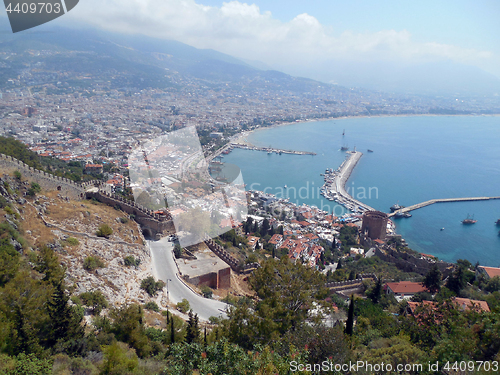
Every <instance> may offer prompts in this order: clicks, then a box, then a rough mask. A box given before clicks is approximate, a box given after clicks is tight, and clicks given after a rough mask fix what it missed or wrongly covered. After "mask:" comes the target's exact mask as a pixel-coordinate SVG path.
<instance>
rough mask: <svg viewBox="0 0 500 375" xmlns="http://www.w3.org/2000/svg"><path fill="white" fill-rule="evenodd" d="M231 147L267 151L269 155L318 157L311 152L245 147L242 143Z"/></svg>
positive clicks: (233, 144)
mask: <svg viewBox="0 0 500 375" xmlns="http://www.w3.org/2000/svg"><path fill="white" fill-rule="evenodd" d="M231 147H234V148H242V149H244V150H254V151H266V152H267V153H276V154H292V155H316V153H315V152H309V151H293V150H283V149H279V148H273V147H257V146H250V145H245V144H241V143H231Z"/></svg>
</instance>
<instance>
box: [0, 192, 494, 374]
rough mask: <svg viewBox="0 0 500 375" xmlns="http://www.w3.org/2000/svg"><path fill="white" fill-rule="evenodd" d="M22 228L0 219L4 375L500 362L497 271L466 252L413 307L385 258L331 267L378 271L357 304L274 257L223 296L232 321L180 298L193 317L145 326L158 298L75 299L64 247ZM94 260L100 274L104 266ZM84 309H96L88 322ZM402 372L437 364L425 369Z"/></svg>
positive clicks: (430, 279)
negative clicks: (390, 289) (492, 274)
mask: <svg viewBox="0 0 500 375" xmlns="http://www.w3.org/2000/svg"><path fill="white" fill-rule="evenodd" d="M0 203H1V200H0ZM6 207H8V206H6ZM14 224H15V226H16V227H17V228H18V229H15V227H14V226H13V225H12V223H7V222H3V223H0V373H2V374H7V375H14V374H16V375H17V374H56V375H62V374H90V375H94V374H119V375H122V374H125V375H126V374H134V375H153V374H157V375H165V374H181V375H184V374H186V375H193V374H200V375H201V374H212V375H222V374H229V375H240V374H248V375H250V374H252V375H253V374H262V375H264V374H273V375H274V374H279V375H285V374H289V373H291V372H293V371H291V366H290V363H291V362H292V361H296V362H297V363H321V362H322V361H324V360H330V361H332V362H333V363H338V364H342V363H348V362H349V361H353V362H356V361H358V360H359V361H367V362H368V363H371V364H373V365H375V364H377V363H382V362H384V363H386V364H389V363H390V364H391V365H393V366H394V367H395V366H396V365H397V364H406V363H422V364H427V363H429V362H431V363H435V362H436V361H440V363H443V364H444V363H446V361H452V362H454V361H465V362H469V361H494V360H497V361H498V360H499V359H500V278H492V279H488V278H485V277H484V276H481V275H480V274H479V273H476V272H475V271H476V267H475V266H473V265H471V264H470V263H469V262H467V261H464V260H460V261H458V262H457V264H456V265H455V267H454V269H453V270H444V271H443V273H444V274H445V275H446V276H448V278H447V279H446V282H443V280H442V279H443V275H442V274H441V272H439V269H437V267H432V268H430V270H429V271H428V272H427V274H426V275H425V277H421V279H423V281H424V282H425V283H426V285H428V286H429V288H434V289H433V291H434V292H436V293H435V294H434V295H433V294H431V293H421V294H420V295H418V296H415V297H414V300H415V301H417V300H424V299H426V300H429V301H431V302H432V304H421V305H420V306H417V307H416V308H415V307H414V308H413V310H410V309H409V306H408V303H406V302H401V303H398V302H397V301H396V300H395V299H394V298H391V297H390V296H387V295H386V294H385V293H384V292H383V290H384V289H383V287H384V282H383V280H384V279H385V278H389V277H391V276H393V275H392V272H396V274H397V276H398V277H412V276H414V274H409V273H404V272H401V271H398V270H395V269H393V268H392V267H393V266H389V265H387V264H384V263H383V262H381V261H380V260H377V259H378V258H377V257H373V258H370V259H359V260H348V259H343V260H342V267H341V268H340V269H339V270H338V271H336V272H335V273H333V275H332V274H331V275H329V278H333V277H335V274H337V273H338V274H339V275H342V276H341V277H345V278H349V277H351V278H355V277H356V274H358V273H365V272H375V273H376V274H377V276H379V275H380V276H379V277H378V280H376V281H375V282H371V283H365V284H364V285H363V287H364V288H365V289H366V290H365V292H363V291H360V293H359V295H358V296H356V297H354V296H351V301H350V303H344V301H343V300H342V299H341V297H340V296H338V295H335V294H331V292H330V291H328V290H326V289H325V287H324V285H325V282H326V280H327V277H325V275H323V274H321V273H319V272H317V271H316V270H314V269H312V268H310V267H306V266H303V265H302V264H300V262H297V263H293V262H291V261H289V260H288V258H286V257H285V258H283V259H281V260H278V259H272V258H269V259H267V260H265V261H263V262H262V264H261V267H260V268H259V269H257V270H255V271H254V272H253V273H252V274H250V275H249V276H248V282H249V285H250V287H251V288H252V289H253V291H254V292H255V296H254V297H252V298H249V297H240V298H238V297H236V296H234V295H229V296H228V297H227V298H226V299H225V300H226V301H227V302H228V303H230V304H231V308H230V309H229V311H228V318H227V319H223V318H221V317H212V318H211V319H210V323H211V324H210V325H207V326H206V327H204V326H203V325H202V324H201V323H200V321H199V319H198V317H197V315H196V314H195V313H194V312H193V311H191V310H190V306H189V302H188V301H187V300H183V301H182V302H180V303H179V304H178V305H177V308H178V309H179V310H180V311H183V312H185V313H188V320H187V322H184V321H183V320H182V319H180V318H179V317H177V316H175V315H174V314H172V313H169V312H164V314H162V315H160V314H154V315H155V316H156V317H158V318H159V319H165V320H164V321H163V322H162V323H164V324H163V327H164V328H163V329H161V328H158V326H155V328H153V327H148V326H147V323H146V316H145V315H147V316H148V320H149V319H150V314H145V313H144V312H145V310H146V309H147V310H150V311H158V310H159V306H158V305H157V304H156V303H155V302H153V301H150V302H148V303H146V304H144V305H142V304H141V305H139V304H134V303H132V304H124V305H121V306H109V304H108V302H107V301H106V298H104V295H103V294H102V293H101V292H100V291H99V290H92V291H88V292H85V293H81V294H79V295H73V296H72V297H71V301H72V302H73V303H71V302H70V290H72V289H73V288H68V287H67V286H66V284H65V282H64V280H65V279H66V270H65V268H64V267H62V266H61V261H60V259H59V258H58V255H57V254H56V253H55V252H54V250H52V249H51V248H49V247H40V248H38V249H33V250H29V247H28V246H26V245H25V243H26V242H25V241H24V240H23V238H22V236H21V234H20V233H22V232H23V228H22V227H21V225H20V224H19V223H17V222H14ZM259 230H260V229H259ZM229 236H231V235H229ZM232 240H233V238H231V237H227V238H226V239H224V241H227V242H229V241H232ZM14 241H17V242H18V243H19V245H20V246H21V249H18V248H19V246H18V245H16V243H15V242H14ZM66 241H68V239H67V240H66ZM69 242H73V241H71V240H70V241H69ZM16 246H17V247H18V248H17V249H16ZM89 258H90V259H89ZM89 258H86V263H88V265H89V269H91V270H95V269H96V268H95V267H96V266H95V264H98V263H99V262H102V261H101V260H100V259H99V258H97V257H89ZM126 259H128V261H127V260H126ZM136 260H137V259H135V258H134V257H130V256H129V257H125V258H124V262H126V263H128V266H135V261H136ZM398 272H399V273H398ZM385 275H387V276H389V277H386V276H385ZM391 278H395V277H391ZM442 284H444V285H442ZM141 287H142V288H143V289H144V290H146V291H147V292H148V294H150V295H155V294H156V293H157V292H158V290H160V289H161V288H162V287H163V285H162V283H161V282H156V281H155V280H154V278H153V277H149V278H146V279H144V280H142V282H141ZM68 289H70V290H68ZM209 291H211V290H210V288H208V287H205V288H202V292H206V293H208V292H209ZM363 294H364V295H363ZM454 296H460V297H466V298H474V299H478V300H484V301H487V302H488V305H489V307H490V309H491V312H484V311H482V310H480V309H479V308H470V309H465V310H464V309H463V308H462V307H461V306H457V305H456V304H455V303H454V302H453V299H452V298H453V297H454ZM365 297H366V298H365ZM83 306H85V307H86V308H88V309H90V310H91V312H92V314H93V317H92V320H91V321H87V323H86V326H85V328H84V324H83V322H82V319H83V312H84V307H83ZM104 309H107V310H106V313H103V310H104ZM325 317H331V318H333V319H334V320H336V319H338V318H342V321H341V322H340V323H339V324H338V325H336V326H334V327H332V326H331V325H330V324H328V325H325V324H323V323H322V318H325ZM154 324H156V323H154ZM303 373H304V374H307V373H308V372H303ZM312 373H313V372H309V374H311V375H312ZM324 373H326V374H328V373H329V372H324ZM359 373H360V374H366V375H368V374H371V373H373V372H370V371H365V372H363V371H359ZM401 373H402V374H414V373H419V374H429V375H430V374H432V373H433V372H431V371H427V368H424V369H423V370H422V371H414V372H411V371H409V372H401ZM476 373H478V374H481V372H476ZM483 373H486V372H483ZM490 373H491V372H490Z"/></svg>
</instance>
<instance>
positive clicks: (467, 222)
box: [462, 214, 477, 225]
mask: <svg viewBox="0 0 500 375" xmlns="http://www.w3.org/2000/svg"><path fill="white" fill-rule="evenodd" d="M476 223H477V220H474V215H472V217H471V216H469V214H467V218H466V219H464V220H462V224H464V225H469V224H476Z"/></svg>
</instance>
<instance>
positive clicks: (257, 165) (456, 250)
mask: <svg viewBox="0 0 500 375" xmlns="http://www.w3.org/2000/svg"><path fill="white" fill-rule="evenodd" d="M246 141H248V142H250V143H251V144H253V145H255V146H261V147H268V146H271V147H274V148H280V149H289V150H300V151H311V152H315V153H316V155H289V154H281V155H279V154H275V153H273V154H268V153H267V152H265V151H251V150H244V149H234V150H233V151H232V152H231V153H230V154H228V155H225V156H224V157H223V162H224V163H230V164H234V165H236V166H238V167H239V168H240V169H241V172H242V175H243V179H244V182H245V184H246V189H247V190H261V191H266V192H268V193H271V194H275V195H276V196H278V197H285V198H289V200H290V201H291V202H293V203H296V204H299V205H301V204H307V205H314V206H316V207H318V208H321V209H323V210H327V211H329V212H333V213H334V214H335V215H337V216H339V215H341V214H343V213H345V212H347V211H346V210H345V209H344V208H343V207H342V206H338V205H337V204H336V203H335V202H333V201H329V200H327V199H325V198H324V197H322V196H321V195H320V194H319V188H320V187H321V186H322V185H323V176H322V175H321V174H323V173H324V172H325V170H326V169H330V168H332V169H336V168H338V167H339V166H340V164H341V163H342V161H343V160H344V159H345V158H346V155H347V154H346V153H345V152H343V151H341V147H342V146H346V147H349V149H350V150H353V149H354V147H355V148H356V150H357V151H361V152H363V156H362V157H361V159H360V161H359V162H358V164H357V165H356V167H355V168H354V171H353V173H352V174H351V177H350V178H349V180H348V183H347V184H346V187H347V188H348V189H349V190H348V191H349V192H350V193H351V195H352V196H354V197H355V198H357V199H358V200H360V201H362V202H364V203H366V204H368V205H370V206H371V207H373V208H375V209H377V210H380V211H383V212H390V207H391V206H392V205H394V204H396V203H398V204H400V205H403V206H409V205H413V204H416V203H420V202H424V201H427V200H429V199H436V198H455V197H480V196H500V147H499V145H500V117H496V116H393V117H353V118H344V119H334V120H327V121H312V122H302V123H294V124H290V125H286V126H278V127H273V128H264V129H259V130H257V131H254V132H253V133H251V134H250V135H248V136H247V137H246ZM368 150H371V151H373V152H368ZM285 185H286V188H285ZM412 215H413V216H412V217H411V218H401V219H394V218H393V221H394V223H395V224H396V231H397V233H399V234H401V235H402V236H403V238H404V239H405V240H406V241H407V242H408V244H409V246H410V247H411V248H412V249H414V250H416V251H418V252H421V253H425V254H432V255H434V256H437V257H438V258H439V259H441V260H445V261H456V260H457V259H467V260H469V261H470V262H471V263H472V264H475V263H476V262H479V263H480V264H481V265H486V266H494V267H499V266H500V235H499V230H500V227H497V226H496V225H495V221H496V220H497V219H499V218H500V200H489V201H475V202H452V203H438V204H433V205H430V206H427V207H424V208H421V209H418V210H415V211H412ZM468 215H470V216H471V217H473V218H474V219H475V220H477V223H476V224H473V225H463V224H462V223H461V221H462V220H463V219H465V218H467V216H468ZM443 228H444V229H443Z"/></svg>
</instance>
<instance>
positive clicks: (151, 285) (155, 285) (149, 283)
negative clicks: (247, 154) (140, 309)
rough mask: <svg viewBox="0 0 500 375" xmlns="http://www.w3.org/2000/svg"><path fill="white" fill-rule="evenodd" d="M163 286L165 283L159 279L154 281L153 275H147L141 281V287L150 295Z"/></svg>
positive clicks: (153, 294)
mask: <svg viewBox="0 0 500 375" xmlns="http://www.w3.org/2000/svg"><path fill="white" fill-rule="evenodd" d="M164 287H165V283H164V282H163V281H161V280H158V281H155V278H154V277H153V276H148V277H147V278H145V279H143V280H142V281H141V289H142V290H144V291H146V293H147V294H149V295H150V296H151V297H154V296H156V294H157V293H158V292H159V291H160V290H162V289H163V288H164Z"/></svg>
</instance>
